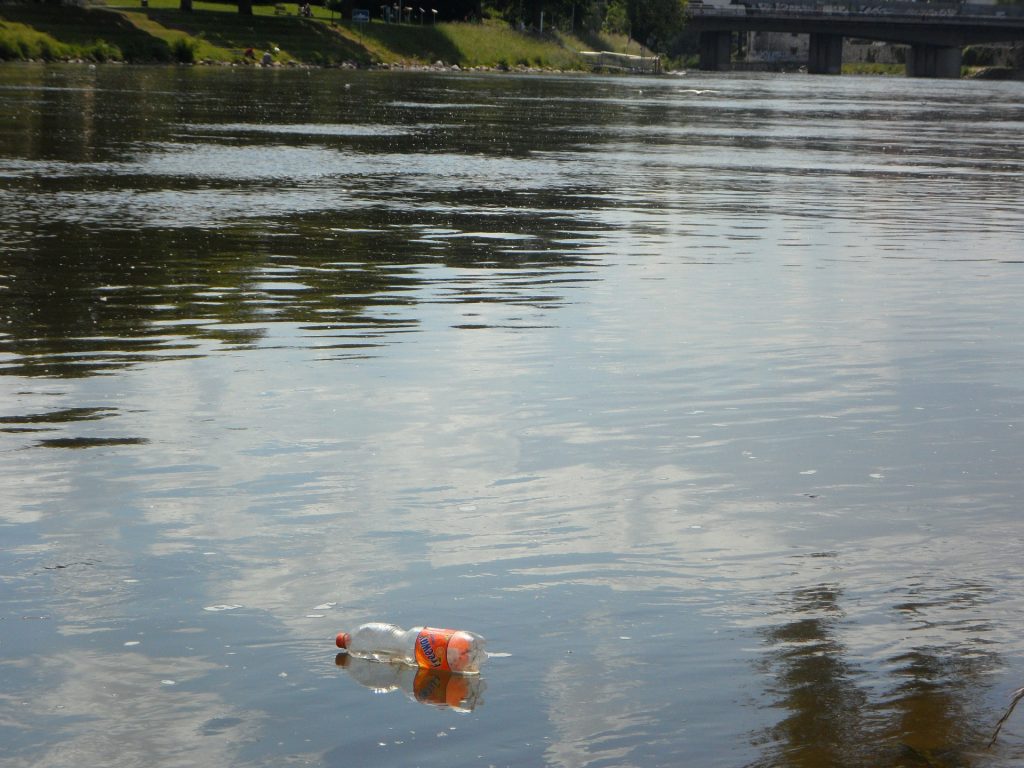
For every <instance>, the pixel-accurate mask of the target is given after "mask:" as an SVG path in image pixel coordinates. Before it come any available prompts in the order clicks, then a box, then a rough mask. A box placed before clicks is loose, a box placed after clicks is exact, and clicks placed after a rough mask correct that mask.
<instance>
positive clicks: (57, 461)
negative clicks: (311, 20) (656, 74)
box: [0, 67, 1024, 766]
mask: <svg viewBox="0 0 1024 768" xmlns="http://www.w3.org/2000/svg"><path fill="white" fill-rule="evenodd" d="M263 74H266V75H268V76H267V77H263V75H262V74H259V75H256V76H254V77H253V78H252V79H246V80H245V81H244V87H240V86H239V82H240V81H239V75H238V74H237V73H233V72H229V71H215V70H198V69H197V70H180V71H179V70H170V69H168V70H160V69H153V70H151V69H145V68H100V69H99V70H94V71H86V70H84V69H83V68H60V67H58V68H44V67H26V68H18V69H5V70H2V71H0V102H3V104H4V105H5V110H3V114H4V115H5V117H3V118H2V120H0V178H3V180H4V184H3V186H2V187H0V244H2V247H3V255H2V256H0V321H2V327H0V487H2V489H3V502H2V503H0V526H2V529H3V535H4V542H5V546H4V547H3V548H2V551H0V564H2V568H0V579H2V582H0V583H2V584H3V595H4V597H3V600H2V602H0V611H2V612H0V627H2V629H3V631H4V634H3V639H2V643H3V644H2V648H3V659H2V661H0V680H3V682H4V686H3V688H4V689H5V690H6V691H7V692H8V693H7V694H6V695H5V698H3V699H2V700H0V738H2V739H3V741H4V742H5V743H7V744H10V745H11V747H10V750H11V752H10V754H11V757H10V758H9V760H10V764H11V765H62V764H66V763H68V762H71V761H72V760H73V761H75V762H79V763H86V764H106V765H116V766H135V765H139V764H141V763H143V762H145V763H147V764H149V765H152V764H154V763H156V764H173V763H179V762H190V763H197V764H200V763H201V764H205V763H210V762H213V761H217V762H220V763H230V764H241V765H269V764H279V763H280V762H282V761H304V760H308V761H311V762H313V763H315V764H322V765H329V766H334V765H339V766H340V765H342V764H344V765H351V764H352V763H353V761H355V762H357V763H359V764H366V765H407V764H412V763H415V764H420V765H448V766H450V765H463V764H470V763H477V762H483V763H484V764H495V765H551V766H584V765H616V766H618V765H622V766H628V765H643V766H651V765H674V764H679V763H687V764H694V765H707V766H713V765H721V766H727V765H728V766H735V765H750V766H826V765H844V766H855V765H864V766H867V765H872V766H897V765H939V766H961V765H971V766H974V765H977V766H982V765H991V766H1003V765H1007V766H1008V765H1012V764H1014V763H1015V761H1017V760H1019V759H1020V757H1021V755H1022V749H1024V747H1022V744H1024V742H1022V734H1024V732H1022V730H1021V729H1022V727H1024V726H1021V725H1020V723H1019V722H1017V723H1015V722H1014V721H1012V720H1011V721H1010V723H1008V725H1007V727H1006V729H1005V730H1004V732H1003V733H1002V734H1001V735H1000V740H999V742H998V743H997V745H996V747H995V748H994V749H993V750H991V751H985V750H984V749H983V747H984V745H985V743H986V742H987V737H988V736H990V735H991V730H992V729H994V727H995V723H996V721H997V720H998V717H999V715H1000V714H1001V712H1002V709H1003V707H1004V706H1005V705H1006V703H1008V696H1009V694H1010V692H1012V691H1013V690H1014V689H1015V688H1017V687H1019V686H1020V685H1021V683H1022V680H1021V677H1022V675H1024V669H1022V667H1024V665H1022V645H1021V632H1020V616H1021V615H1024V610H1022V609H1024V605H1022V589H1021V587H1022V583H1021V576H1020V573H1019V567H1018V565H1019V563H1020V561H1021V554H1022V553H1021V543H1022V539H1021V531H1020V514H1019V512H1020V510H1019V507H1020V498H1021V480H1020V477H1021V471H1020V469H1021V467H1020V456H1021V455H1022V451H1021V437H1020V435H1021V425H1022V424H1024V363H1022V361H1024V355H1022V352H1024V350H1022V339H1024V315H1022V314H1021V313H1020V311H1019V308H1018V303H1019V296H1020V294H1021V288H1022V282H1024V278H1022V273H1021V271H1020V270H1021V266H1020V254H1021V253H1024V248H1022V245H1024V241H1022V235H1021V233H1022V232H1024V220H1022V219H1024V216H1022V214H1021V207H1020V202H1021V200H1022V199H1024V195H1022V193H1024V186H1022V178H1024V177H1022V176H1020V174H1019V173H1017V172H1018V171H1019V170H1020V166H1021V162H1022V158H1021V155H1020V152H1019V148H1018V147H1017V144H1016V143H1015V142H1014V141H1013V140H1012V137H1013V135H1014V133H1013V131H1014V126H1016V125H1019V124H1020V123H1021V122H1022V121H1024V113H1022V108H1021V107H1020V106H1019V102H1018V101H1017V100H1016V99H1015V95H1014V94H1015V92H1014V91H1013V90H1012V89H1013V88H1014V87H1015V86H1013V85H1012V84H993V83H922V82H919V81H918V82H914V81H903V80H864V79H857V78H841V79H828V82H827V85H828V87H827V88H825V87H824V85H823V83H824V80H823V79H820V78H802V77H787V78H761V77H749V76H728V77H716V78H695V77H687V78H682V79H670V78H663V79H645V80H631V79H626V78H621V79H601V78H585V79H584V78H559V77H535V78H517V77H504V78H503V77H475V76H468V75H467V76H458V77H455V76H417V75H405V74H394V73H392V74H385V73H342V72H308V73H307V72H274V73H263ZM345 84H347V85H349V86H351V87H350V88H347V89H346V88H343V87H341V86H343V85H345ZM52 86H60V87H56V88H55V87H52ZM65 86H67V87H65ZM695 91H700V93H696V92H695ZM581 115H584V116H585V117H586V120H585V121H581ZM226 606H230V609H227V608H225V609H223V610H210V609H211V608H214V607H221V608H224V607H226ZM372 619H385V620H393V621H396V622H398V623H400V624H404V625H413V624H421V623H428V624H445V625H451V626H459V627H466V628H469V629H473V630H475V631H479V632H481V633H482V634H484V635H485V636H487V637H488V639H489V648H490V649H491V650H494V651H497V652H499V655H498V656H496V657H495V658H492V659H490V660H489V662H488V665H487V667H486V668H485V670H484V673H485V677H486V696H485V699H486V701H485V703H484V704H482V705H480V706H475V707H474V708H472V712H469V713H462V714H460V713H458V712H456V711H454V710H453V709H451V708H450V707H434V706H418V704H417V703H416V702H415V701H410V700H409V697H406V696H402V695H390V696H374V695H373V694H372V692H371V691H370V690H369V689H368V688H367V686H366V684H365V683H363V684H358V685H357V684H354V683H356V682H359V681H360V680H361V679H362V678H358V677H356V676H355V675H354V674H350V673H349V672H348V671H346V670H344V669H342V668H339V667H338V666H336V664H335V655H334V647H333V644H332V638H333V636H334V633H335V632H337V631H338V630H340V629H342V628H346V627H351V626H352V625H354V624H356V623H358V622H361V621H365V620H372ZM363 677H364V678H365V679H366V680H371V682H372V679H375V676H374V675H372V674H371V675H369V676H367V675H363ZM406 683H409V681H407V680H402V681H398V682H396V683H395V684H396V685H397V686H398V687H399V688H403V689H405V688H412V689H413V696H412V698H415V686H414V684H413V683H409V685H406ZM389 685H390V684H389ZM381 687H389V686H381Z"/></svg>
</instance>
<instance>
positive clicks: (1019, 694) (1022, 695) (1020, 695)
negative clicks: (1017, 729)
mask: <svg viewBox="0 0 1024 768" xmlns="http://www.w3.org/2000/svg"><path fill="white" fill-rule="evenodd" d="M1021 699H1024V688H1018V689H1017V690H1016V691H1014V692H1013V701H1011V702H1010V708H1009V709H1008V710H1006V714H1005V715H1003V716H1002V717H1001V718H999V722H998V723H996V732H995V733H993V734H992V740H991V741H990V742H989V743H988V746H987V747H985V749H991V748H992V745H993V744H995V743H996V738H997V737H998V736H999V732H1000V731H1001V730H1002V729H1003V725H1005V724H1006V721H1007V720H1009V719H1010V715H1012V714H1013V710H1014V709H1015V708H1016V707H1017V704H1018V703H1020V700H1021Z"/></svg>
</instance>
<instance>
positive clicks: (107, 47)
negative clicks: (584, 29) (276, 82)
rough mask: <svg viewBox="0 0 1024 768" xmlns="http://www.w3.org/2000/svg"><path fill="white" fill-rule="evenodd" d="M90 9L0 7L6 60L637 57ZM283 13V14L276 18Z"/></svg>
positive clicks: (452, 37)
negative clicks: (266, 55) (269, 53)
mask: <svg viewBox="0 0 1024 768" xmlns="http://www.w3.org/2000/svg"><path fill="white" fill-rule="evenodd" d="M111 2H112V3H113V2H119V4H118V5H116V6H114V5H111V6H107V7H94V8H78V7H73V6H54V5H42V4H36V3H33V4H7V5H0V59H29V58H32V59H60V58H85V59H91V60H95V61H104V60H107V59H117V60H124V61H131V62H173V61H178V62H183V63H191V62H193V61H196V62H213V63H218V62H220V63H226V62H244V61H245V59H244V57H243V53H244V51H245V50H246V49H247V48H252V49H253V50H254V52H255V54H256V57H257V58H259V57H260V56H261V55H262V52H263V51H266V50H273V51H275V53H274V58H275V60H276V61H277V62H280V63H289V62H300V63H305V64H313V65H333V64H339V63H342V62H355V63H358V64H362V65H366V64H371V63H375V62H379V63H387V64H432V63H434V62H435V61H442V62H444V63H445V64H448V65H451V64H458V65H459V66H462V67H474V66H491V67H508V68H515V67H536V68H547V69H560V70H570V69H582V68H584V67H585V64H584V62H583V61H582V60H581V58H580V57H579V56H578V54H577V51H579V50H583V49H593V48H599V49H603V50H619V51H622V50H626V49H627V48H629V49H630V52H634V53H637V52H639V48H638V46H637V44H636V43H632V44H630V42H629V41H628V40H627V39H626V38H621V39H620V38H611V37H595V36H591V37H588V38H587V39H586V40H585V41H584V40H582V39H579V38H576V37H571V36H568V35H564V34H561V33H557V32H555V33H553V34H549V35H544V36H538V35H532V34H527V33H520V32H517V31H514V30H512V29H510V28H509V27H508V26H507V25H505V24H502V23H495V22H488V23H484V24H462V23H447V24H446V23H442V24H437V25H433V24H425V25H419V24H384V23H382V22H379V21H374V22H372V23H370V24H366V25H354V24H351V23H349V22H338V23H334V22H332V14H331V12H330V11H328V10H326V9H324V8H321V7H319V6H318V7H315V8H314V9H313V14H314V17H313V18H312V19H308V18H302V17H300V16H299V15H298V5H297V4H296V3H282V4H278V5H277V6H275V5H273V4H267V5H257V6H255V7H254V9H253V15H252V16H242V15H240V14H239V13H238V11H237V6H235V5H233V4H228V3H214V2H207V1H206V0H203V1H199V0H196V1H195V2H194V4H193V12H192V13H182V12H180V11H179V10H178V0H150V2H149V4H148V7H146V8H143V7H142V5H141V2H140V0H111ZM281 10H284V13H281V12H280V11H281Z"/></svg>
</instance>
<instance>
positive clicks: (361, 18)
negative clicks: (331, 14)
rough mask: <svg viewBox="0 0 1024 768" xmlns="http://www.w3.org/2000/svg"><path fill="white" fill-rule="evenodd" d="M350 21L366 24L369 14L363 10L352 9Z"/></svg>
mask: <svg viewBox="0 0 1024 768" xmlns="http://www.w3.org/2000/svg"><path fill="white" fill-rule="evenodd" d="M352 21H354V22H357V23H359V24H366V23H368V22H369V21H370V12H369V11H368V10H366V9H365V8H353V9H352Z"/></svg>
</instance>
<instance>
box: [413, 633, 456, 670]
mask: <svg viewBox="0 0 1024 768" xmlns="http://www.w3.org/2000/svg"><path fill="white" fill-rule="evenodd" d="M455 632H456V630H454V629H434V628H433V627H424V628H423V629H422V630H421V631H420V633H419V634H418V635H417V636H416V663H417V664H419V665H420V666H421V667H423V668H424V669H442V670H448V669H450V667H449V666H448V641H449V640H451V637H452V635H454V634H455Z"/></svg>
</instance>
